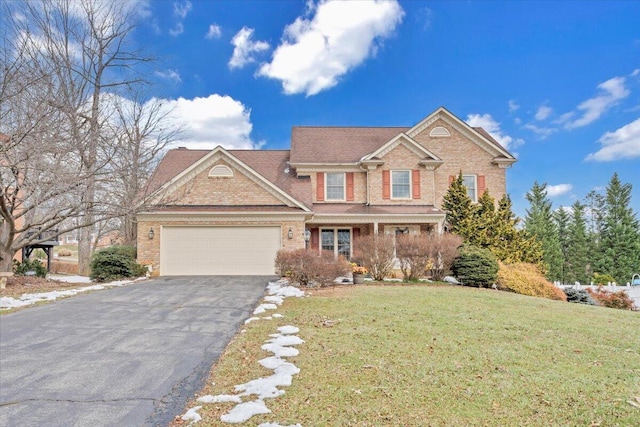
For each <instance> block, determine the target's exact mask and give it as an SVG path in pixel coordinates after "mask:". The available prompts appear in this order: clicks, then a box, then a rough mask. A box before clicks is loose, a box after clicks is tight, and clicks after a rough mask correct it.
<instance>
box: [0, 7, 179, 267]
mask: <svg viewBox="0 0 640 427" xmlns="http://www.w3.org/2000/svg"><path fill="white" fill-rule="evenodd" d="M133 4H134V3H133V2H116V1H106V2H104V1H90V0H78V1H72V0H41V1H38V2H24V3H18V2H9V1H6V0H0V6H1V8H2V10H0V32H1V35H2V36H3V37H2V42H1V43H2V45H1V46H0V47H1V49H2V50H1V52H0V54H1V57H0V69H1V71H0V72H1V74H0V80H1V81H0V91H1V93H0V132H2V133H3V134H6V135H4V136H2V135H0V139H1V141H0V143H1V145H0V147H1V148H0V167H1V169H0V214H1V216H0V271H10V268H11V260H12V258H13V255H14V254H15V252H16V251H18V250H20V249H21V248H23V247H25V246H27V245H30V244H34V243H37V242H38V239H40V241H42V240H45V239H44V238H41V237H38V236H41V234H40V233H35V231H39V232H43V231H47V230H51V229H58V231H59V233H64V232H68V231H72V230H78V229H79V230H80V246H79V270H80V272H81V273H82V274H87V273H88V268H89V267H88V266H89V259H90V255H91V249H92V239H91V234H92V231H93V229H94V225H95V224H100V227H101V228H105V227H109V226H111V225H112V224H113V223H114V222H116V223H117V222H119V221H120V218H121V217H123V216H124V218H125V220H124V222H125V223H127V224H128V225H127V226H126V227H128V229H129V231H128V232H127V234H128V236H129V237H128V240H129V241H132V240H133V239H134V238H135V237H133V232H131V229H132V228H133V227H132V225H131V221H132V218H134V214H135V211H136V209H142V208H143V207H144V206H145V199H144V197H139V195H144V194H145V191H144V186H145V185H146V182H147V179H148V176H149V173H150V171H151V169H152V168H153V166H154V165H155V163H154V162H155V161H156V160H157V158H158V155H159V153H160V152H161V151H162V150H163V149H164V148H165V146H166V144H167V143H168V142H169V141H170V140H171V138H173V136H174V135H175V132H174V130H172V127H171V123H170V122H168V121H167V117H168V116H167V115H168V112H167V111H165V110H164V109H163V108H162V104H161V102H160V101H157V100H151V101H147V102H143V101H144V100H143V99H142V96H141V95H140V94H142V92H141V89H140V88H141V87H142V86H144V84H145V83H144V81H143V80H142V79H141V78H140V77H139V76H140V74H139V73H137V72H136V68H137V66H139V65H141V63H144V62H147V61H149V60H150V58H148V57H147V56H145V55H143V54H142V53H141V51H140V50H138V49H136V48H134V47H132V45H131V44H130V43H129V42H130V35H131V32H132V31H133V29H134V28H135V23H136V21H137V16H136V11H135V10H134V9H133V8H132V5H133ZM131 94H134V96H133V99H132V100H127V99H126V98H124V97H125V96H132V95H131ZM114 100H115V101H114ZM127 218H128V219H127Z"/></svg>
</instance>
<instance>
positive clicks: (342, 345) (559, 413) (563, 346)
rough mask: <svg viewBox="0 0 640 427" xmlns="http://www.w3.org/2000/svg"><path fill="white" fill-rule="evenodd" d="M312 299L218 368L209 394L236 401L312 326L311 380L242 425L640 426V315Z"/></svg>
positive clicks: (393, 291) (511, 305) (525, 300)
mask: <svg viewBox="0 0 640 427" xmlns="http://www.w3.org/2000/svg"><path fill="white" fill-rule="evenodd" d="M312 293H313V295H312V296H311V297H310V298H290V299H287V300H286V301H285V303H284V304H283V305H282V307H281V308H280V309H279V310H278V312H279V313H282V314H284V316H285V317H284V318H282V319H277V320H276V319H274V320H261V321H256V322H252V323H251V324H249V325H247V327H246V332H245V333H243V334H240V335H239V336H238V337H236V339H234V341H233V342H232V343H231V344H230V346H229V348H228V349H227V351H226V352H225V354H224V355H223V357H222V358H221V360H220V362H219V363H218V364H217V365H216V366H215V367H214V370H213V371H212V376H211V378H210V381H209V382H208V383H209V384H211V382H212V381H215V383H216V385H215V386H213V387H208V388H207V389H205V390H203V392H202V394H224V393H229V394H231V393H233V392H234V390H233V386H234V385H235V384H241V383H244V382H246V381H248V380H251V379H254V378H257V377H259V376H264V375H270V372H269V371H267V370H266V369H263V368H261V367H260V366H259V365H258V363H257V360H259V359H261V358H263V357H266V356H267V355H268V354H267V353H266V352H264V351H262V350H260V346H261V344H262V343H263V342H264V340H265V339H266V338H268V335H269V334H271V333H274V332H275V331H276V328H277V327H278V326H282V325H285V324H291V325H295V326H297V327H299V328H300V333H299V334H298V335H299V336H300V338H302V339H303V340H305V341H306V342H305V343H304V344H302V345H300V346H298V349H299V350H300V355H299V356H297V357H295V358H292V359H291V361H292V362H293V363H295V365H296V366H298V367H299V368H300V370H301V372H300V373H299V374H298V375H297V376H295V377H294V379H293V384H292V385H291V386H290V387H287V388H286V389H285V390H286V394H284V395H283V396H281V397H279V398H277V399H269V400H266V401H265V403H266V404H267V407H268V408H269V409H271V410H272V411H273V413H271V414H266V415H259V416H255V417H253V418H251V420H249V421H248V422H246V423H244V424H242V425H251V426H256V425H258V424H260V423H263V422H278V423H280V424H281V425H290V424H295V423H300V424H302V426H305V427H309V426H550V425H553V426H638V425H640V409H639V408H638V407H637V403H636V402H638V403H640V397H638V396H640V315H639V314H638V313H634V312H629V311H623V310H614V309H607V308H601V307H592V306H585V305H577V304H569V303H566V302H559V301H550V300H546V299H542V298H534V297H526V296H522V295H516V294H511V293H506V292H497V291H493V290H484V289H474V288H463V287H449V286H388V287H378V286H360V287H340V288H335V289H328V290H316V291H313V292H312ZM636 399H638V400H636ZM245 400H250V399H245ZM629 402H631V403H629ZM232 407H233V405H232V404H228V403H223V404H208V405H204V406H203V408H202V409H201V410H200V414H201V415H202V416H203V421H201V422H199V423H198V424H197V425H198V426H218V425H229V424H224V423H222V422H220V421H219V419H220V415H221V414H223V413H225V412H228V411H229V410H230V409H231V408H232ZM176 425H179V424H176Z"/></svg>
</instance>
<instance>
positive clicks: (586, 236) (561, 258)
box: [524, 173, 640, 284]
mask: <svg viewBox="0 0 640 427" xmlns="http://www.w3.org/2000/svg"><path fill="white" fill-rule="evenodd" d="M631 190H632V186H631V184H623V183H622V182H621V181H620V179H619V177H618V175H617V174H615V173H614V175H613V176H612V177H611V180H610V181H609V184H608V185H607V188H606V192H605V194H601V193H598V192H596V191H591V192H590V193H589V194H588V195H587V196H586V197H585V199H584V200H583V201H576V202H575V203H574V204H573V205H572V206H571V207H560V208H559V209H555V210H554V209H553V208H552V204H551V201H550V200H549V198H548V196H547V191H546V184H539V183H538V182H536V183H534V185H533V187H532V188H531V190H530V191H529V192H528V193H527V200H528V201H529V209H528V210H527V215H526V217H525V219H524V230H525V231H526V232H527V234H529V235H531V236H534V237H535V238H536V240H537V241H538V242H540V244H541V246H542V258H543V262H544V264H545V266H546V269H547V278H548V279H549V280H553V281H559V282H562V283H574V282H576V281H577V282H580V283H582V284H586V283H590V282H591V281H593V280H594V278H595V280H596V281H600V280H601V279H602V278H603V277H604V278H605V281H606V278H608V279H609V280H613V281H615V282H616V283H618V284H626V283H628V282H630V281H631V278H632V276H633V275H634V274H636V273H640V222H639V221H638V218H637V216H636V214H635V212H634V211H633V209H632V208H631V207H630V203H631ZM599 279H600V280H599Z"/></svg>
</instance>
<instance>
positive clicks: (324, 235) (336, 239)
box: [320, 228, 351, 259]
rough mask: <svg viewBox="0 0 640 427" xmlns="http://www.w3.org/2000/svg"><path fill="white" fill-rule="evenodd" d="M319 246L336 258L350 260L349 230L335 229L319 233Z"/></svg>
mask: <svg viewBox="0 0 640 427" xmlns="http://www.w3.org/2000/svg"><path fill="white" fill-rule="evenodd" d="M320 245H321V248H322V250H323V251H329V252H332V253H333V254H334V255H335V256H336V257H337V256H338V255H342V256H343V257H345V258H346V259H349V258H351V229H349V228H336V229H328V228H325V229H322V230H321V231H320Z"/></svg>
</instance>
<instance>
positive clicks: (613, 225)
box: [596, 173, 640, 284]
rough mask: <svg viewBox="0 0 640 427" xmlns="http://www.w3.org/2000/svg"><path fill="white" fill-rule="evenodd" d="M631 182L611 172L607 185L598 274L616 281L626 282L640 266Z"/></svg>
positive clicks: (639, 233) (639, 230)
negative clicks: (631, 204) (624, 181)
mask: <svg viewBox="0 0 640 427" xmlns="http://www.w3.org/2000/svg"><path fill="white" fill-rule="evenodd" d="M631 188H632V187H631V184H622V183H621V182H620V179H619V178H618V174H617V173H614V174H613V177H611V181H609V185H607V192H606V197H605V208H604V215H603V227H602V238H601V255H602V256H601V258H600V259H599V260H598V262H597V264H596V271H597V272H598V273H604V274H609V275H611V276H613V278H615V280H616V282H617V283H619V284H624V283H627V282H628V281H630V280H631V276H632V275H633V274H634V273H636V272H637V271H636V270H637V269H638V267H639V266H640V225H639V223H638V219H637V218H636V216H635V213H634V212H633V210H632V209H631V208H630V207H629V204H630V201H631Z"/></svg>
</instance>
